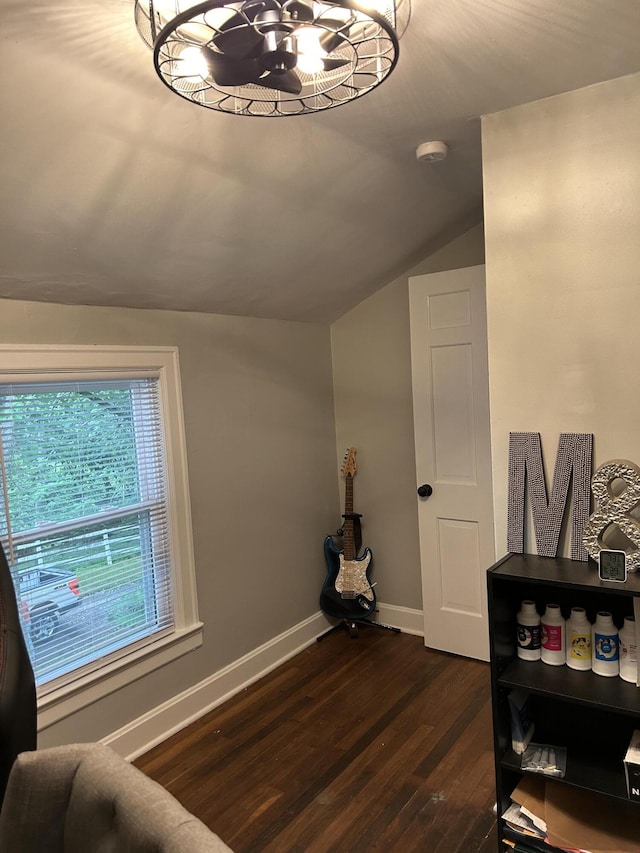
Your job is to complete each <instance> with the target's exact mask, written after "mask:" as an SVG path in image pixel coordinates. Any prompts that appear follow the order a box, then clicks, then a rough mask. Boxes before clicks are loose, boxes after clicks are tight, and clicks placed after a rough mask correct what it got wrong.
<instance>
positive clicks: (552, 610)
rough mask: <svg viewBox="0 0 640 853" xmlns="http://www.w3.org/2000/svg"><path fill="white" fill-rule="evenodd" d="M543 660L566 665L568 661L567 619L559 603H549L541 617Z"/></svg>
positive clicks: (552, 664) (555, 664) (552, 663)
mask: <svg viewBox="0 0 640 853" xmlns="http://www.w3.org/2000/svg"><path fill="white" fill-rule="evenodd" d="M540 628H541V632H542V637H541V643H542V662H543V663H548V664H551V666H564V665H565V663H566V662H567V652H566V640H565V620H564V618H563V616H562V611H561V610H560V605H559V604H547V607H546V609H545V611H544V615H543V616H542V618H541V619H540Z"/></svg>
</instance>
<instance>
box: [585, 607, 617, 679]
mask: <svg viewBox="0 0 640 853" xmlns="http://www.w3.org/2000/svg"><path fill="white" fill-rule="evenodd" d="M618 646H619V640H618V629H617V628H616V626H615V625H614V624H613V616H612V615H611V614H610V613H609V611H608V610H599V611H598V613H597V616H596V621H595V625H594V626H593V631H592V638H591V668H592V669H593V671H594V672H595V673H596V674H597V675H606V676H609V677H610V676H614V675H618V674H619V672H620V655H619V651H618Z"/></svg>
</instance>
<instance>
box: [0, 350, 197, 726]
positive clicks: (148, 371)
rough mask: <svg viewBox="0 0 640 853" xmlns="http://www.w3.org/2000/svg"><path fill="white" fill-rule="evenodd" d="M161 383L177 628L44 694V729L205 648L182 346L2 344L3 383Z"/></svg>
mask: <svg viewBox="0 0 640 853" xmlns="http://www.w3.org/2000/svg"><path fill="white" fill-rule="evenodd" d="M149 376H152V377H157V378H158V380H159V386H160V406H161V413H162V422H163V431H164V452H165V460H166V467H167V472H166V473H167V514H168V521H169V532H170V540H171V543H170V554H171V570H172V583H173V603H174V622H175V624H174V629H173V631H171V633H169V634H168V635H166V636H161V637H159V638H157V639H151V641H150V642H148V643H146V644H144V645H143V646H142V647H132V649H131V650H130V651H129V652H125V653H124V654H122V655H121V656H119V657H118V659H117V660H114V661H112V662H110V663H107V664H106V665H105V666H103V667H102V668H101V669H99V670H97V671H95V672H91V673H88V674H85V675H81V676H79V677H78V678H77V679H75V680H72V681H70V682H69V683H66V684H64V685H62V686H60V687H58V688H56V689H55V690H51V691H47V690H46V688H45V691H43V692H42V693H40V692H39V695H38V729H39V730H42V729H45V728H47V727H48V726H51V725H53V724H54V723H56V722H58V720H61V719H64V718H65V717H67V716H69V715H70V714H73V713H75V712H76V711H79V710H80V709H81V708H84V707H86V706H87V705H90V704H91V703H93V702H96V701H98V700H99V699H101V698H102V697H104V696H107V695H108V694H109V693H112V692H114V691H115V690H118V689H120V688H121V687H124V686H125V685H127V684H130V683H131V682H133V681H136V680H137V679H139V678H141V677H143V676H144V675H146V674H147V673H150V672H152V671H154V670H155V669H158V668H159V667H161V666H164V665H165V664H167V663H169V662H170V661H172V660H175V659H176V658H178V657H180V656H181V655H184V654H187V653H188V652H190V651H193V650H194V649H196V648H198V647H199V646H201V645H202V623H201V622H200V621H199V618H198V602H197V595H196V574H195V560H194V553H193V535H192V526H191V504H190V499H189V478H188V471H187V456H186V442H185V432H184V418H183V409H182V389H181V385H180V365H179V360H178V350H177V348H176V347H144V346H142V347H121V346H58V345H14V344H0V382H3V383H4V382H20V381H22V382H24V381H25V380H26V379H27V378H28V379H29V380H33V381H38V380H40V381H43V382H46V381H50V382H55V381H69V380H77V379H110V378H114V379H115V378H144V377H149Z"/></svg>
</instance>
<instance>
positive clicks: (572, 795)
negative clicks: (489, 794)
mask: <svg viewBox="0 0 640 853" xmlns="http://www.w3.org/2000/svg"><path fill="white" fill-rule="evenodd" d="M511 799H512V801H513V802H512V806H510V807H509V809H507V811H506V812H505V813H504V814H503V816H502V817H503V819H504V821H505V827H504V838H503V840H504V842H505V843H506V844H507V845H508V846H510V847H512V848H513V850H514V851H516V853H550V851H562V853H564V851H571V853H639V851H640V818H639V813H638V807H637V806H634V805H632V804H631V803H626V802H623V801H620V800H613V799H611V798H609V797H604V796H601V795H599V794H594V793H591V792H590V791H582V790H578V789H576V788H572V787H570V786H568V785H562V784H558V783H554V782H552V781H549V780H547V779H544V778H542V777H541V776H524V777H523V778H522V780H521V782H520V784H519V785H518V787H517V788H516V789H515V790H514V791H513V793H512V795H511Z"/></svg>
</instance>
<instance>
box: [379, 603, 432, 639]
mask: <svg viewBox="0 0 640 853" xmlns="http://www.w3.org/2000/svg"><path fill="white" fill-rule="evenodd" d="M376 621H378V622H384V623H385V624H386V625H393V626H394V628H400V630H401V631H402V633H403V634H415V635H416V636H418V637H424V618H423V615H422V610H412V609H411V608H410V607H398V606H396V605H395V604H382V603H381V602H380V601H379V602H378V613H377V614H376Z"/></svg>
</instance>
